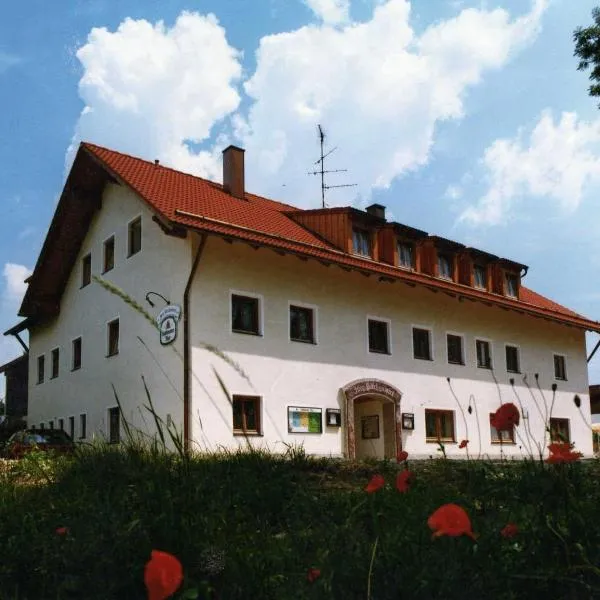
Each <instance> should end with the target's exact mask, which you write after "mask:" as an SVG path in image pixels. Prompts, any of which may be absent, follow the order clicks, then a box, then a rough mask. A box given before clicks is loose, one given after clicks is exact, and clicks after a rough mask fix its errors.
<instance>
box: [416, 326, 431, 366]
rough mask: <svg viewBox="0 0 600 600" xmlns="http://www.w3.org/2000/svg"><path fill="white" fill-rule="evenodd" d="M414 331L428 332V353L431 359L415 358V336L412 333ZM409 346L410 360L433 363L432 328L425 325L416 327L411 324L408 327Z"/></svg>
mask: <svg viewBox="0 0 600 600" xmlns="http://www.w3.org/2000/svg"><path fill="white" fill-rule="evenodd" d="M414 329H426V330H427V331H429V353H430V354H431V358H430V359H429V360H428V359H426V358H417V357H416V356H415V336H414V333H413V330H414ZM410 346H411V349H412V359H413V360H419V361H421V360H423V361H426V362H435V341H434V339H433V327H429V326H427V325H418V324H415V323H411V325H410Z"/></svg>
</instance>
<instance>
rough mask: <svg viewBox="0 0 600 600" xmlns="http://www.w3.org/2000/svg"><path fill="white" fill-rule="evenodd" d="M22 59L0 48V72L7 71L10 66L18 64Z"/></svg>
mask: <svg viewBox="0 0 600 600" xmlns="http://www.w3.org/2000/svg"><path fill="white" fill-rule="evenodd" d="M21 61H22V59H21V58H20V57H19V56H15V55H14V54H8V53H6V52H2V51H1V50H0V74H2V73H4V71H8V69H10V68H11V67H14V66H15V65H18V64H19V63H20V62H21Z"/></svg>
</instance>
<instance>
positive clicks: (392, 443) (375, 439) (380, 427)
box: [354, 396, 396, 460]
mask: <svg viewBox="0 0 600 600" xmlns="http://www.w3.org/2000/svg"><path fill="white" fill-rule="evenodd" d="M354 423H355V427H356V435H355V441H356V458H357V459H359V460H361V459H365V458H376V459H379V460H383V459H384V458H390V459H393V458H394V457H395V456H396V426H395V418H394V403H393V402H390V401H385V400H382V399H380V398H376V397H372V396H365V397H362V398H357V399H356V400H355V401H354Z"/></svg>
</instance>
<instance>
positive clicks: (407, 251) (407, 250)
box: [398, 242, 414, 269]
mask: <svg viewBox="0 0 600 600" xmlns="http://www.w3.org/2000/svg"><path fill="white" fill-rule="evenodd" d="M398 262H399V264H400V266H401V267H404V268H405V269H412V268H413V266H414V262H413V247H412V244H405V243H402V242H399V243H398Z"/></svg>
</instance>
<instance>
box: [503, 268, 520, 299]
mask: <svg viewBox="0 0 600 600" xmlns="http://www.w3.org/2000/svg"><path fill="white" fill-rule="evenodd" d="M504 278H505V281H506V285H505V287H504V289H505V293H506V295H507V296H512V297H513V298H516V297H517V296H518V293H517V292H518V289H519V281H518V279H517V276H516V275H515V274H514V273H506V275H505V276H504Z"/></svg>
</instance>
